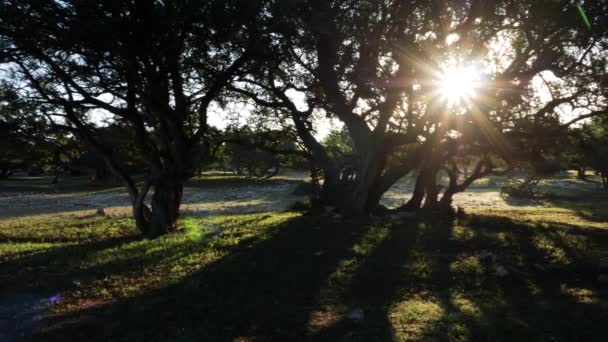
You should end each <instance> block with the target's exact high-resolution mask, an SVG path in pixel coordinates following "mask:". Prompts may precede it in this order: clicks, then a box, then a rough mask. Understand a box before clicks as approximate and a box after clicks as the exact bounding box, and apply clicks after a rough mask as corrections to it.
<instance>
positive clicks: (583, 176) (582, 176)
mask: <svg viewBox="0 0 608 342" xmlns="http://www.w3.org/2000/svg"><path fill="white" fill-rule="evenodd" d="M585 171H586V170H585V167H582V166H581V167H579V168H578V170H577V173H578V174H577V177H578V178H579V179H583V180H584V179H586V178H587V175H586V174H585Z"/></svg>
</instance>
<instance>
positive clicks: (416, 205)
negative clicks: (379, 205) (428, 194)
mask: <svg viewBox="0 0 608 342" xmlns="http://www.w3.org/2000/svg"><path fill="white" fill-rule="evenodd" d="M425 175H426V172H425V171H424V170H420V172H418V176H417V177H416V185H415V186H414V193H413V194H412V198H410V199H409V201H407V203H405V205H404V206H403V209H406V210H418V209H420V206H422V200H423V199H424V193H425V191H424V188H425Z"/></svg>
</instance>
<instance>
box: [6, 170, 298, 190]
mask: <svg viewBox="0 0 608 342" xmlns="http://www.w3.org/2000/svg"><path fill="white" fill-rule="evenodd" d="M53 178H54V177H52V176H38V177H25V176H16V177H10V178H6V179H0V193H2V192H41V193H61V194H64V193H83V192H97V193H100V192H107V191H126V187H125V186H124V185H122V183H120V182H111V183H109V184H91V179H90V176H69V177H60V178H59V181H58V182H57V183H56V184H53V183H52V181H53ZM135 180H136V181H137V182H138V183H141V182H142V176H135ZM301 181H302V179H301V178H299V177H296V176H291V177H290V176H288V175H278V176H275V177H272V178H255V177H246V176H242V175H236V174H234V173H232V172H227V171H206V172H203V173H202V174H201V175H200V176H196V177H194V178H192V179H191V180H189V181H188V182H187V183H186V186H188V187H204V188H222V187H240V186H249V185H261V186H263V185H273V184H284V183H298V182H301Z"/></svg>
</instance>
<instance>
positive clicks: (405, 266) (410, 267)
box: [402, 263, 414, 270]
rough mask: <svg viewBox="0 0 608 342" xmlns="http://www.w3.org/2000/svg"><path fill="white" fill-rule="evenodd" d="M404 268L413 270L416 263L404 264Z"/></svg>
mask: <svg viewBox="0 0 608 342" xmlns="http://www.w3.org/2000/svg"><path fill="white" fill-rule="evenodd" d="M402 268H403V269H404V270H411V269H412V268H414V265H412V264H410V263H407V264H405V265H403V266H402Z"/></svg>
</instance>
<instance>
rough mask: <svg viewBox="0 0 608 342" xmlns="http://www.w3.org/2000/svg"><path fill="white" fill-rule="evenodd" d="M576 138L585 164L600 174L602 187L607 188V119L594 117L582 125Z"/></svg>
mask: <svg viewBox="0 0 608 342" xmlns="http://www.w3.org/2000/svg"><path fill="white" fill-rule="evenodd" d="M577 138H578V147H579V151H580V154H581V155H582V158H583V159H584V160H585V164H587V165H589V166H591V167H592V168H593V169H594V170H595V171H596V172H597V173H598V174H599V175H600V177H601V179H602V184H603V186H604V189H606V190H608V119H605V118H596V119H594V120H593V121H592V122H590V123H588V124H587V125H585V126H583V128H582V129H581V131H580V132H579V134H578V136H577Z"/></svg>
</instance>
